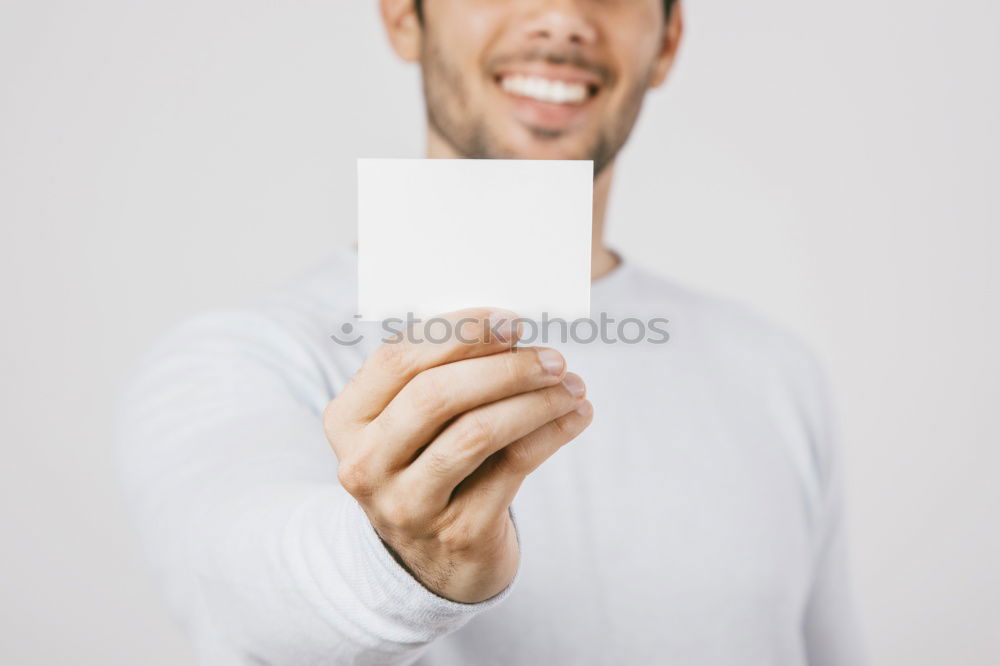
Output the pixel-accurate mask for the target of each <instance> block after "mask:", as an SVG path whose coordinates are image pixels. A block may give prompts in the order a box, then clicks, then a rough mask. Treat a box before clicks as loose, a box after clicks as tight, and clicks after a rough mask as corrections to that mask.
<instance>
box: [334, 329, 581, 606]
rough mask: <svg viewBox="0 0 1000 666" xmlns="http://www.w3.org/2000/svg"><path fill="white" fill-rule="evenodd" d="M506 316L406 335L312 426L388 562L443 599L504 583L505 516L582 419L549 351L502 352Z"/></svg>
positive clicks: (486, 593)
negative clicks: (322, 433)
mask: <svg viewBox="0 0 1000 666" xmlns="http://www.w3.org/2000/svg"><path fill="white" fill-rule="evenodd" d="M514 318H515V315H513V314H510V313H507V312H497V311H494V312H493V313H492V314H491V313H490V311H488V310H463V311H460V312H456V313H451V314H448V315H444V316H443V317H440V318H438V324H435V325H434V326H433V327H432V329H431V331H432V335H433V336H434V337H432V339H434V340H438V339H439V338H440V331H441V329H440V328H439V326H440V319H445V320H446V321H448V322H449V324H450V325H451V326H452V328H451V330H452V331H453V332H454V333H455V334H453V335H450V336H448V339H447V340H446V341H444V342H429V341H427V340H426V336H425V335H424V334H423V331H424V327H417V329H416V330H413V331H412V333H414V334H415V337H408V338H407V339H406V340H401V341H398V342H396V341H390V342H387V343H384V344H383V345H382V346H381V347H379V348H378V349H377V350H376V351H375V352H374V353H373V354H372V356H371V357H370V358H369V359H368V360H367V361H366V362H365V364H364V365H363V366H362V368H361V369H360V370H359V371H358V373H357V374H356V375H355V376H354V378H353V379H352V380H351V382H350V383H349V384H348V385H347V387H345V389H344V390H343V391H342V392H341V394H340V395H338V396H337V397H336V398H335V399H334V400H333V401H332V402H331V403H330V404H329V405H328V406H327V408H326V412H325V414H324V426H325V430H326V435H327V439H328V440H329V441H330V444H331V446H332V447H333V450H334V452H335V453H336V455H337V458H338V459H339V461H340V466H339V468H338V478H339V479H340V483H341V484H342V485H343V487H344V488H345V489H346V490H347V492H349V493H350V494H351V495H353V496H354V497H355V498H356V499H357V500H358V502H359V503H360V504H361V506H362V508H363V509H364V511H365V513H366V514H367V516H368V519H369V520H370V521H371V523H372V526H373V527H374V528H375V531H376V532H377V533H378V534H379V536H380V537H381V538H382V540H383V541H384V542H385V544H386V545H387V546H388V547H389V550H390V551H391V552H392V553H393V555H394V556H395V557H396V559H397V560H398V561H399V562H400V563H401V564H402V565H403V566H404V567H406V568H407V569H408V570H409V571H410V573H412V574H413V575H414V576H415V577H416V578H417V580H419V581H420V582H421V583H422V584H423V585H424V586H425V587H427V588H428V589H429V590H431V591H432V592H434V593H435V594H438V595H439V596H442V597H445V598H446V599H450V600H452V601H458V602H463V603H475V602H479V601H483V600H485V599H488V598H490V597H492V596H494V595H496V594H497V593H499V592H500V591H501V590H503V589H504V587H506V586H507V585H508V584H509V583H510V581H511V579H512V578H513V577H514V573H515V572H516V570H517V563H518V557H519V551H518V544H517V537H516V535H515V533H514V526H513V524H512V523H511V520H510V516H509V514H508V511H507V509H508V507H509V506H510V503H511V501H512V500H513V499H514V496H515V495H516V494H517V491H518V489H519V488H520V486H521V482H522V481H523V480H524V478H525V476H527V475H528V474H529V473H530V472H531V471H533V470H534V469H535V468H537V467H538V466H539V465H541V464H542V462H544V461H545V460H546V459H547V458H548V457H549V456H551V455H552V454H553V453H554V452H555V451H556V450H558V449H559V447H561V446H562V445H563V444H565V443H567V442H569V441H570V440H572V439H573V438H574V437H576V436H577V435H578V434H580V432H581V431H582V430H583V429H584V428H586V427H587V425H589V424H590V421H591V418H592V414H593V408H592V407H591V405H590V403H589V402H587V400H585V399H584V392H585V387H584V384H583V381H582V380H581V379H580V378H579V377H578V376H576V375H574V374H572V373H567V372H566V363H565V360H564V359H563V357H562V356H561V355H560V354H559V352H557V351H555V350H553V349H541V348H532V347H520V348H514V343H515V342H516V340H517V335H518V331H516V330H511V329H512V328H516V326H514V321H513V320H514ZM498 321H505V322H506V323H505V324H501V325H499V326H496V325H495V323H494V322H498ZM495 333H499V335H497V334H495ZM416 340H421V341H419V342H418V341H416Z"/></svg>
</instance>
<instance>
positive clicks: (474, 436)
mask: <svg viewBox="0 0 1000 666" xmlns="http://www.w3.org/2000/svg"><path fill="white" fill-rule="evenodd" d="M455 426H456V429H457V432H456V433H455V454H456V455H459V456H474V455H476V454H478V453H479V452H480V451H482V450H483V449H491V448H492V447H493V441H494V438H495V437H496V432H495V430H494V428H493V425H492V424H491V423H490V422H489V421H488V420H487V419H485V418H483V416H482V415H481V414H480V413H479V412H478V411H475V410H474V411H471V412H468V413H466V414H465V415H464V416H462V418H460V419H459V420H458V421H456V422H455Z"/></svg>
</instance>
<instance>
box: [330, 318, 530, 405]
mask: <svg viewBox="0 0 1000 666" xmlns="http://www.w3.org/2000/svg"><path fill="white" fill-rule="evenodd" d="M519 334H520V326H519V324H518V322H517V315H516V314H514V313H513V312H509V311H507V310H499V309H495V308H494V309H491V308H473V309H468V310H458V311H456V312H449V313H446V314H443V315H438V316H437V317H432V318H431V319H428V320H427V321H422V322H418V323H415V324H413V325H412V326H411V327H410V328H408V329H407V330H406V331H405V332H404V333H403V334H402V335H397V336H395V337H396V339H394V340H390V341H387V342H384V343H382V345H381V346H379V348H378V349H376V350H375V352H374V353H373V354H372V355H371V356H370V357H368V360H366V361H365V363H364V365H362V366H361V369H360V370H358V372H357V374H355V375H354V377H353V378H352V379H351V381H350V383H348V385H347V386H346V387H345V388H344V390H343V391H342V392H341V394H340V396H338V399H337V402H338V403H340V404H339V407H340V409H342V410H343V411H341V412H340V413H341V415H342V416H345V417H346V418H348V419H350V420H351V421H354V422H355V423H357V424H359V425H364V424H366V423H369V422H370V421H372V420H373V419H374V418H375V417H376V416H378V415H379V414H380V413H381V412H382V410H383V409H385V407H386V405H388V404H389V402H390V401H391V400H392V399H393V398H394V397H395V396H396V394H397V393H399V391H400V390H401V389H402V388H403V386H405V385H406V383H407V382H409V381H410V380H411V379H413V378H414V377H416V376H417V375H418V374H420V373H421V372H423V371H424V370H428V369H430V368H433V367H435V366H438V365H443V364H445V363H451V362H453V361H460V360H462V359H466V358H473V357H476V356H487V355H489V354H496V353H498V352H502V351H506V350H508V349H510V348H511V347H513V346H514V344H515V343H516V342H517V338H518V335H519Z"/></svg>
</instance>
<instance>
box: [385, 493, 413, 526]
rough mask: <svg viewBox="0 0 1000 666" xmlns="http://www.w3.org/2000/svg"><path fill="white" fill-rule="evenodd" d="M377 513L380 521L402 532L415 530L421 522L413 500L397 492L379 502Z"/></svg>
mask: <svg viewBox="0 0 1000 666" xmlns="http://www.w3.org/2000/svg"><path fill="white" fill-rule="evenodd" d="M378 515H379V520H380V521H381V522H382V523H384V524H386V525H389V526H390V527H391V528H392V529H393V530H396V531H399V532H403V533H412V532H415V531H417V528H418V527H419V525H420V522H421V521H420V516H419V515H418V512H417V511H416V510H415V507H414V505H413V502H411V501H408V500H407V499H406V498H405V497H404V496H402V495H400V494H399V493H394V494H391V495H388V496H387V497H385V498H384V499H383V500H382V501H381V502H379V506H378Z"/></svg>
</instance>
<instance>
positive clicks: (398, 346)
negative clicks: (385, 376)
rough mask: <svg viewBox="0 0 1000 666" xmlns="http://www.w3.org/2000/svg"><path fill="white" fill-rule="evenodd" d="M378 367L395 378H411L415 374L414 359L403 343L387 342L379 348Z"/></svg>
mask: <svg viewBox="0 0 1000 666" xmlns="http://www.w3.org/2000/svg"><path fill="white" fill-rule="evenodd" d="M377 361H378V365H379V366H380V367H381V368H382V369H383V370H384V371H385V372H387V373H389V374H391V375H393V376H397V377H399V376H409V375H410V374H412V373H413V367H414V366H413V358H412V354H410V353H409V352H408V349H407V345H406V344H405V343H403V342H386V343H383V344H382V346H381V347H379V348H378V355H377Z"/></svg>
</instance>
